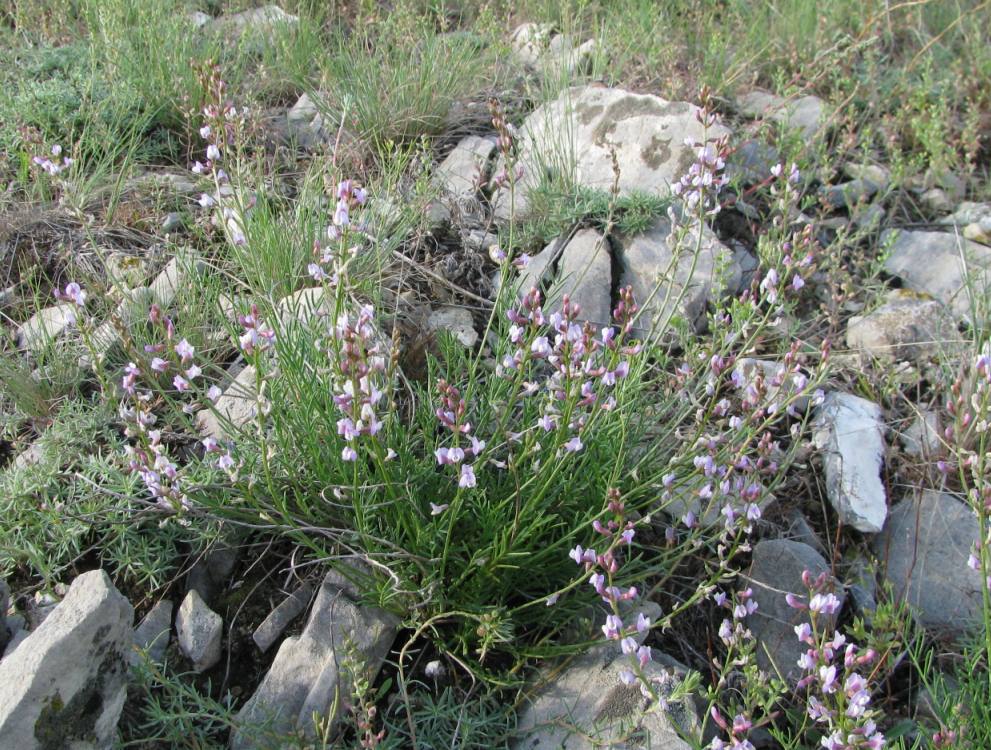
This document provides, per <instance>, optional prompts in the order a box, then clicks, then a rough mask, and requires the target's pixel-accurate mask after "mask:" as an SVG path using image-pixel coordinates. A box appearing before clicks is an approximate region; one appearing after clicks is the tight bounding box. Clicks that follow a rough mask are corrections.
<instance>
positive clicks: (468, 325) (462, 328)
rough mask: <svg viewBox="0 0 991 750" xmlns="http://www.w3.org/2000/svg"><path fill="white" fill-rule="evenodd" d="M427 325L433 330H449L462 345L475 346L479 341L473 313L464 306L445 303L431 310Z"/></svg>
mask: <svg viewBox="0 0 991 750" xmlns="http://www.w3.org/2000/svg"><path fill="white" fill-rule="evenodd" d="M427 327H428V328H429V329H430V330H431V331H448V332H449V333H451V334H452V335H453V336H454V338H456V339H457V340H458V341H459V342H460V343H461V344H462V346H467V347H469V348H471V347H473V346H474V345H475V344H476V343H477V342H478V331H476V330H475V323H474V322H473V321H472V319H471V313H470V312H469V311H468V310H466V309H465V308H463V307H457V306H455V305H445V306H444V307H439V308H437V309H436V310H432V311H431V312H430V316H429V317H428V318H427Z"/></svg>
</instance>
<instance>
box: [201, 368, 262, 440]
mask: <svg viewBox="0 0 991 750" xmlns="http://www.w3.org/2000/svg"><path fill="white" fill-rule="evenodd" d="M256 377H257V374H256V371H255V368H254V365H248V366H246V367H245V368H244V369H242V370H241V372H239V373H238V374H237V377H236V378H234V382H232V383H231V384H230V385H229V386H227V389H226V390H225V391H224V392H223V394H221V396H220V398H218V399H217V402H216V403H215V404H214V408H213V409H212V410H211V409H201V410H200V411H198V412H196V418H195V421H196V427H197V429H198V430H199V431H200V434H201V435H203V437H212V438H215V439H217V440H220V439H222V438H224V437H227V436H228V430H229V428H230V427H232V428H234V429H237V428H239V427H243V426H244V425H246V424H247V423H248V422H250V421H251V420H252V419H254V418H255V417H256V416H257V414H258V412H257V408H258V394H257V393H256V391H255V380H256Z"/></svg>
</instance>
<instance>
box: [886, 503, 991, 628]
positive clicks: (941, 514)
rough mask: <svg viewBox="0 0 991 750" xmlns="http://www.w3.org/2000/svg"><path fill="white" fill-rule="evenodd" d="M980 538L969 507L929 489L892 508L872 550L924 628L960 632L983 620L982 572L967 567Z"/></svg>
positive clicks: (900, 598)
mask: <svg viewBox="0 0 991 750" xmlns="http://www.w3.org/2000/svg"><path fill="white" fill-rule="evenodd" d="M979 537H980V528H979V525H978V522H977V516H975V515H974V512H973V510H971V508H970V507H968V506H967V505H966V504H964V503H963V502H961V501H960V500H958V499H957V498H956V497H954V496H952V495H948V494H945V493H940V492H934V491H932V490H927V491H925V492H922V493H920V494H919V495H918V497H915V498H909V499H907V500H902V501H901V502H900V503H898V504H897V505H896V506H895V507H894V508H892V510H891V517H890V518H889V519H888V522H887V524H885V527H884V531H883V532H882V533H881V534H879V535H878V536H877V537H876V538H875V539H874V544H873V549H874V553H875V554H876V555H877V557H878V558H879V559H880V560H881V561H882V563H883V564H884V565H885V569H884V570H885V572H884V575H885V576H886V578H887V580H888V582H889V583H891V585H892V586H893V587H894V596H895V597H896V599H898V600H904V601H906V602H907V603H908V604H909V606H911V607H912V609H913V610H915V612H916V614H917V616H918V619H919V622H920V623H921V624H922V625H923V626H924V627H926V628H932V629H935V630H940V631H946V632H949V633H952V634H960V633H963V632H964V631H966V630H968V629H971V628H975V627H979V626H980V624H981V622H982V618H983V614H982V609H983V605H982V599H981V597H982V594H981V573H980V571H979V570H971V569H970V568H969V567H968V566H967V558H968V556H969V555H970V553H971V550H972V549H973V545H974V543H975V542H976V541H977V540H978V538H979Z"/></svg>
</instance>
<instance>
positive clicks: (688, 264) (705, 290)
mask: <svg viewBox="0 0 991 750" xmlns="http://www.w3.org/2000/svg"><path fill="white" fill-rule="evenodd" d="M686 231H687V234H685V235H684V236H683V237H681V238H680V239H681V242H680V244H679V231H678V230H677V229H675V228H673V226H672V223H671V219H670V218H669V217H661V218H659V219H658V220H657V221H656V222H655V223H654V226H653V227H651V228H650V229H648V230H647V231H646V232H644V233H642V234H638V235H635V236H632V237H630V236H620V237H618V238H617V245H618V253H619V260H620V266H621V268H622V271H621V278H620V285H621V286H626V285H631V286H632V287H633V296H634V298H635V299H636V301H637V304H638V305H639V306H640V309H641V310H642V311H644V312H643V313H642V317H641V318H640V327H641V330H643V331H646V330H649V329H653V330H655V331H658V332H663V331H664V330H665V329H666V328H667V326H668V324H669V322H670V320H671V318H672V316H674V315H676V314H678V315H681V316H684V317H685V318H686V319H687V321H688V323H689V324H690V325H692V326H694V327H695V328H696V329H697V330H698V329H699V328H700V327H702V326H703V325H704V322H705V311H706V306H707V305H708V303H709V302H710V301H712V300H715V299H717V298H718V297H720V296H721V295H722V294H724V293H729V294H732V293H735V292H736V291H737V289H738V288H739V284H740V277H741V270H740V267H739V264H738V263H737V262H736V260H735V259H734V257H733V253H732V252H731V251H730V249H729V248H728V247H726V245H724V244H723V243H722V242H720V241H719V239H718V238H717V237H716V235H715V234H714V233H713V232H712V230H710V229H709V228H708V226H704V225H703V227H702V229H701V233H700V231H699V227H698V225H697V224H696V225H695V226H693V227H690V228H689V229H687V230H686ZM723 270H725V277H723V276H722V271H723Z"/></svg>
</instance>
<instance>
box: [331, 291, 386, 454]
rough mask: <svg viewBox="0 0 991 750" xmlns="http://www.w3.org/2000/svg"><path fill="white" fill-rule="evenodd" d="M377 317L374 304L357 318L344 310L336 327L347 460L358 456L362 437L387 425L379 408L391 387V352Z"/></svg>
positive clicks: (334, 348) (340, 425) (337, 391)
mask: <svg viewBox="0 0 991 750" xmlns="http://www.w3.org/2000/svg"><path fill="white" fill-rule="evenodd" d="M374 317H375V311H374V310H373V309H372V307H371V305H365V306H363V307H362V308H361V310H360V311H359V312H358V315H357V317H355V318H352V317H351V316H350V315H348V314H347V313H342V314H341V315H340V317H338V319H337V322H336V323H335V325H334V327H333V330H332V335H331V341H330V350H331V354H332V356H331V360H332V361H331V365H332V368H333V378H334V385H333V387H334V404H335V405H336V406H337V408H338V409H339V410H340V412H341V414H342V415H343V416H342V417H341V418H340V419H339V420H337V434H339V435H340V436H341V437H343V438H344V441H345V443H346V445H345V446H344V449H343V450H342V451H341V458H343V459H344V460H345V461H355V460H357V458H358V451H357V449H356V447H355V446H356V445H357V441H358V438H359V437H362V436H375V435H377V434H378V433H379V431H380V430H381V429H382V426H383V423H382V419H381V418H380V416H379V414H378V413H377V411H376V408H377V407H378V404H379V402H380V401H381V400H382V397H383V396H384V395H385V391H386V388H387V377H386V364H387V352H385V351H383V347H382V344H381V336H380V335H379V333H378V332H377V331H376V330H375V327H374V324H373V321H374Z"/></svg>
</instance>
